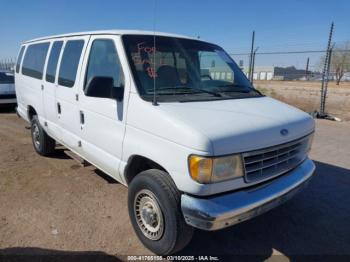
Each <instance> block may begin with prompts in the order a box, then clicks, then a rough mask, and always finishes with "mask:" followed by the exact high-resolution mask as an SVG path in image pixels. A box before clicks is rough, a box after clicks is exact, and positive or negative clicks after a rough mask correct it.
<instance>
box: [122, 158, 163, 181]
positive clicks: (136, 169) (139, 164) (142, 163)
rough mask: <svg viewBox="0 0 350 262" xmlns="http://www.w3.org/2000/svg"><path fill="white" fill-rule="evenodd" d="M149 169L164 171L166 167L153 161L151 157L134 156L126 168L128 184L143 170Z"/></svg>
mask: <svg viewBox="0 0 350 262" xmlns="http://www.w3.org/2000/svg"><path fill="white" fill-rule="evenodd" d="M148 169H159V170H162V171H165V172H167V171H166V170H165V168H164V167H162V166H161V165H159V164H157V163H156V162H154V161H152V160H151V159H148V158H146V157H143V156H138V155H135V156H132V157H130V158H129V160H128V164H127V165H126V168H125V181H126V183H127V184H130V182H131V181H132V180H133V179H134V178H135V177H136V176H137V175H138V174H139V173H140V172H142V171H145V170H148Z"/></svg>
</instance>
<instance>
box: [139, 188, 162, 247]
mask: <svg viewBox="0 0 350 262" xmlns="http://www.w3.org/2000/svg"><path fill="white" fill-rule="evenodd" d="M134 212H135V217H136V222H137V225H138V226H139V228H140V229H141V231H142V233H143V235H144V236H145V237H147V238H149V239H151V240H158V239H160V238H161V237H162V235H163V232H164V220H163V213H162V211H161V209H160V206H159V204H158V201H157V198H156V196H155V195H154V194H153V193H152V192H151V191H149V190H147V189H143V190H141V191H140V192H138V193H137V195H136V197H135V200H134Z"/></svg>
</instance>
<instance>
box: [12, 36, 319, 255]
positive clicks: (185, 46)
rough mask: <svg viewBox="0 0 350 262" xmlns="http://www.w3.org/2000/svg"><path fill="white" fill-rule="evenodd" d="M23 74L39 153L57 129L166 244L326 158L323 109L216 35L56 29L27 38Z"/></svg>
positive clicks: (241, 210) (220, 222)
mask: <svg viewBox="0 0 350 262" xmlns="http://www.w3.org/2000/svg"><path fill="white" fill-rule="evenodd" d="M15 78H16V92H17V97H18V109H17V111H18V113H19V115H20V116H21V117H23V118H24V119H25V120H26V121H28V122H30V123H31V133H32V140H33V145H34V148H35V150H36V151H37V153H39V154H40V155H44V156H46V155H49V154H50V153H52V152H53V151H54V150H55V143H56V141H57V142H59V143H60V144H62V145H65V146H66V147H67V148H69V149H71V150H72V151H73V152H75V153H76V154H78V155H80V156H81V157H82V158H84V159H86V160H87V161H88V162H90V163H92V164H94V165H95V166H96V167H98V168H99V169H101V170H103V171H104V172H105V173H107V174H108V175H110V176H111V177H113V178H115V179H116V180H118V181H119V182H120V183H122V184H124V185H125V186H128V187H129V193H128V208H129V216H130V219H131V222H132V225H133V227H134V229H135V232H136V234H137V236H138V237H139V239H140V240H141V241H142V242H143V244H144V245H145V246H146V247H147V248H149V249H150V250H152V251H153V252H155V253H156V254H162V255H166V254H172V253H174V252H176V251H179V250H180V249H182V248H183V247H184V246H186V245H187V243H188V242H189V241H190V239H191V237H192V233H193V228H199V229H203V230H218V229H222V228H225V227H228V226H232V225H234V224H236V223H239V222H241V221H244V220H246V219H250V218H252V217H254V216H257V215H259V214H261V213H263V212H265V211H267V210H269V209H271V208H273V207H275V206H277V205H279V204H280V203H282V202H284V201H285V200H287V199H289V198H290V197H292V196H293V195H294V194H295V193H296V192H297V191H298V190H299V189H301V188H302V187H304V186H305V185H306V184H307V182H308V181H309V179H310V178H311V177H312V174H313V172H314V170H315V165H314V163H313V162H312V161H311V160H310V159H309V158H308V152H309V150H310V147H311V143H312V137H313V133H314V127H315V125H314V120H313V119H312V118H311V117H310V116H309V115H308V114H306V113H305V112H302V111H300V110H298V109H296V108H294V107H291V106H289V105H286V104H284V103H282V102H279V101H276V100H274V99H272V98H269V97H266V96H264V95H262V94H261V93H260V92H259V91H257V90H256V89H255V88H254V87H253V86H252V85H251V83H250V82H249V81H248V79H247V78H246V76H245V75H244V74H243V72H242V70H241V69H240V68H239V67H238V66H237V65H236V63H235V62H234V61H233V60H232V58H231V57H230V56H229V55H228V54H227V53H226V52H225V51H224V50H223V49H222V48H221V47H219V46H217V45H215V44H212V43H208V42H204V41H200V40H198V39H194V38H189V37H185V36H179V35H174V34H165V33H154V32H145V31H98V32H83V33H74V34H67V35H59V36H52V37H45V38H40V39H36V40H31V41H28V42H25V43H23V44H22V47H21V49H20V53H19V58H18V62H17V65H16V74H15ZM115 201H122V200H121V199H116V200H115ZM287 219H288V218H287ZM276 226H278V225H276ZM122 238H123V237H122V236H121V238H120V239H119V241H120V240H122Z"/></svg>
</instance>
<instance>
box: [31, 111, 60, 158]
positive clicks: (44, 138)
mask: <svg viewBox="0 0 350 262" xmlns="http://www.w3.org/2000/svg"><path fill="white" fill-rule="evenodd" d="M30 130H31V134H32V142H33V146H34V149H35V151H36V152H37V153H38V154H39V155H42V156H49V155H50V154H52V153H53V152H54V151H55V146H56V141H55V140H54V139H52V138H51V137H49V136H48V135H47V134H46V132H45V130H44V129H43V128H42V126H41V125H40V122H39V119H38V116H37V115H34V116H33V118H32V121H31V128H30Z"/></svg>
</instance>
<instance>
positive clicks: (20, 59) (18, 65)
mask: <svg viewBox="0 0 350 262" xmlns="http://www.w3.org/2000/svg"><path fill="white" fill-rule="evenodd" d="M24 49H25V47H24V46H22V48H21V51H19V55H18V58H17V62H16V73H19V68H20V66H21V62H22V58H23V53H24Z"/></svg>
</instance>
